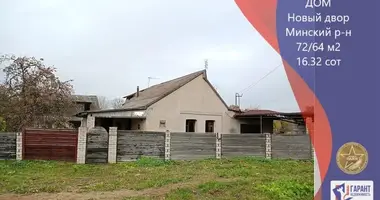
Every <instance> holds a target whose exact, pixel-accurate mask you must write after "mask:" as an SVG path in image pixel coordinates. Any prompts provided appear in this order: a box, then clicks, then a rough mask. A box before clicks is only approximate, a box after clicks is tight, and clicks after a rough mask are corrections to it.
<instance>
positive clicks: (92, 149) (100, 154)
mask: <svg viewBox="0 0 380 200" xmlns="http://www.w3.org/2000/svg"><path fill="white" fill-rule="evenodd" d="M86 163H108V132H107V131H106V129H104V128H103V127H95V128H92V129H90V130H89V131H88V133H87V145H86Z"/></svg>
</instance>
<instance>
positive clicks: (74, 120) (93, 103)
mask: <svg viewBox="0 0 380 200" xmlns="http://www.w3.org/2000/svg"><path fill="white" fill-rule="evenodd" d="M72 99H73V100H72V101H73V103H74V109H73V110H71V111H69V112H68V113H67V115H68V117H69V123H70V125H71V126H72V127H74V128H78V127H79V126H80V125H81V121H82V118H80V117H77V116H75V115H76V114H78V113H80V112H85V111H90V110H99V109H100V107H99V101H98V97H97V96H95V95H72Z"/></svg>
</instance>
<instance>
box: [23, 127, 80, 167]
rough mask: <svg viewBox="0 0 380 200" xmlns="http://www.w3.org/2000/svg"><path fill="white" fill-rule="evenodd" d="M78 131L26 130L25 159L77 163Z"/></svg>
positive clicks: (24, 138)
mask: <svg viewBox="0 0 380 200" xmlns="http://www.w3.org/2000/svg"><path fill="white" fill-rule="evenodd" d="M77 140H78V130H74V129H26V130H25V131H24V136H23V159H25V160H59V161H71V162H75V161H76V153H77Z"/></svg>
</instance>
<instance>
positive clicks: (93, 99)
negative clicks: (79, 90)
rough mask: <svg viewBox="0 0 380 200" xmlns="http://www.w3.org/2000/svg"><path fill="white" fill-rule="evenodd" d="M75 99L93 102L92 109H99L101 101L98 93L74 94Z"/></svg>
mask: <svg viewBox="0 0 380 200" xmlns="http://www.w3.org/2000/svg"><path fill="white" fill-rule="evenodd" d="M72 98H73V101H74V102H77V103H91V109H92V110H96V109H99V101H98V97H97V96H96V95H72Z"/></svg>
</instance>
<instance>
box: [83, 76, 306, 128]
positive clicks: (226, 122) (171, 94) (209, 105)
mask: <svg viewBox="0 0 380 200" xmlns="http://www.w3.org/2000/svg"><path fill="white" fill-rule="evenodd" d="M124 98H125V102H124V104H123V107H122V108H120V109H110V110H87V111H83V112H81V113H79V114H78V115H77V116H78V117H82V123H81V126H86V127H87V128H92V127H95V126H102V127H104V128H106V129H108V128H109V127H118V129H119V130H144V131H166V130H170V131H171V132H200V133H205V132H218V133H242V134H247V133H251V134H252V133H273V120H278V119H281V120H283V119H287V118H292V119H293V120H294V119H297V120H302V115H301V114H300V113H280V112H276V111H269V110H247V111H241V110H240V108H238V107H237V106H230V107H228V106H227V104H226V103H225V102H224V100H223V99H222V97H221V96H220V95H219V94H218V92H217V91H216V90H215V88H214V87H213V86H212V85H211V83H210V82H209V80H208V79H207V74H206V70H202V71H197V72H194V73H191V74H188V75H185V76H182V77H179V78H176V79H173V80H170V81H166V82H163V83H161V84H157V85H153V86H151V87H148V88H145V89H142V90H140V88H139V87H138V86H137V89H136V92H134V93H132V94H129V95H127V96H125V97H124Z"/></svg>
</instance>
